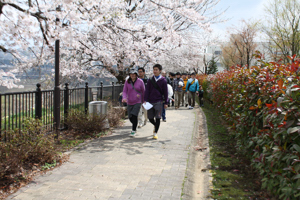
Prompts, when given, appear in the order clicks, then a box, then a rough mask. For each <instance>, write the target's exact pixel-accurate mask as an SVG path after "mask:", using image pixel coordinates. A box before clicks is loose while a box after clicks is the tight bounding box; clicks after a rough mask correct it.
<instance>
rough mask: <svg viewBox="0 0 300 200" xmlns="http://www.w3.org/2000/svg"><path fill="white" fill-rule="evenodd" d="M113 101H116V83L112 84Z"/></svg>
mask: <svg viewBox="0 0 300 200" xmlns="http://www.w3.org/2000/svg"><path fill="white" fill-rule="evenodd" d="M111 100H112V101H114V100H115V82H112V94H111Z"/></svg>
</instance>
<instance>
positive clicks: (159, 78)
mask: <svg viewBox="0 0 300 200" xmlns="http://www.w3.org/2000/svg"><path fill="white" fill-rule="evenodd" d="M153 76H154V75H153ZM161 77H162V75H159V77H158V78H156V77H155V76H154V79H155V80H156V82H157V81H158V80H159V79H161Z"/></svg>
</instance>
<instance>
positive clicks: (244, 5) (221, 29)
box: [212, 0, 269, 40]
mask: <svg viewBox="0 0 300 200" xmlns="http://www.w3.org/2000/svg"><path fill="white" fill-rule="evenodd" d="M268 1H269V0H220V3H219V4H218V5H217V6H216V9H221V10H224V9H226V8H228V10H227V11H226V12H225V13H224V14H223V18H226V19H229V20H228V21H226V22H224V23H220V24H214V25H212V29H213V33H214V35H215V36H218V37H219V38H220V39H221V40H226V37H225V36H226V35H227V32H226V31H227V29H228V28H230V27H232V26H237V27H238V26H239V24H240V22H241V20H243V19H244V20H246V21H247V20H248V19H252V20H258V19H263V17H264V6H265V4H266V3H267V2H268Z"/></svg>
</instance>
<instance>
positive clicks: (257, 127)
mask: <svg viewBox="0 0 300 200" xmlns="http://www.w3.org/2000/svg"><path fill="white" fill-rule="evenodd" d="M257 59H258V63H259V64H260V65H258V66H252V67H250V69H247V68H246V67H239V66H236V67H234V68H232V69H230V70H229V71H224V72H219V73H217V74H215V75H209V76H200V77H198V78H199V82H200V84H202V85H203V88H204V92H205V97H206V98H207V99H209V100H210V101H212V102H213V104H214V105H215V106H216V107H217V108H218V109H219V110H220V112H221V114H222V116H223V117H224V118H225V120H226V121H227V122H228V125H229V127H230V130H231V131H232V132H233V133H234V134H235V136H236V138H237V147H236V148H238V149H239V150H240V151H241V152H243V153H244V154H245V155H246V156H248V157H249V159H251V163H252V166H253V167H254V168H256V170H257V171H258V172H259V173H260V174H261V177H262V185H263V187H264V188H267V189H268V190H269V191H271V192H272V193H274V194H275V195H278V197H279V198H280V199H290V200H292V199H300V77H299V74H300V64H299V63H300V59H299V58H296V57H295V56H294V57H291V58H290V60H291V63H288V64H282V63H280V61H279V62H269V63H267V62H264V61H263V60H261V55H260V54H258V55H257Z"/></svg>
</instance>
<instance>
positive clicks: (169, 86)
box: [161, 84, 174, 122]
mask: <svg viewBox="0 0 300 200" xmlns="http://www.w3.org/2000/svg"><path fill="white" fill-rule="evenodd" d="M167 86H168V106H169V105H170V103H171V102H173V101H174V99H173V97H172V96H173V88H172V86H171V85H170V84H167ZM161 117H162V120H163V122H167V118H166V109H165V107H164V105H163V108H162V115H161Z"/></svg>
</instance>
